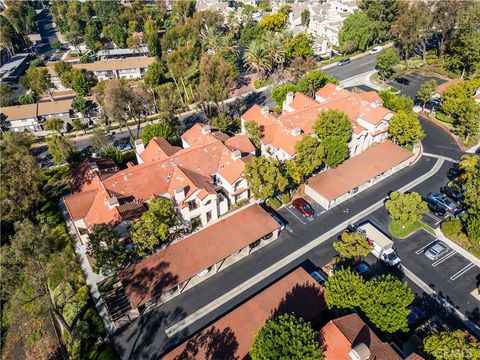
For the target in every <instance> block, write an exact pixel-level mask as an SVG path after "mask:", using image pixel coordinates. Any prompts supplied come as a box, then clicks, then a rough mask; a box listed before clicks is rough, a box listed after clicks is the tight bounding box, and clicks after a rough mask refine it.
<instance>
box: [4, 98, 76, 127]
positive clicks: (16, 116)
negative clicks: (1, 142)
mask: <svg viewBox="0 0 480 360" xmlns="http://www.w3.org/2000/svg"><path fill="white" fill-rule="evenodd" d="M0 114H1V117H2V123H3V124H4V127H5V128H7V129H11V130H12V131H16V132H22V131H30V132H41V131H44V130H45V126H44V123H45V121H46V120H48V119H50V118H60V119H62V120H63V122H64V126H65V127H68V126H72V124H73V119H75V118H82V115H81V114H78V113H76V112H75V111H74V110H73V109H72V99H71V98H70V99H68V98H67V99H59V100H55V101H48V100H47V101H45V102H39V103H35V104H27V105H15V106H7V107H3V108H0Z"/></svg>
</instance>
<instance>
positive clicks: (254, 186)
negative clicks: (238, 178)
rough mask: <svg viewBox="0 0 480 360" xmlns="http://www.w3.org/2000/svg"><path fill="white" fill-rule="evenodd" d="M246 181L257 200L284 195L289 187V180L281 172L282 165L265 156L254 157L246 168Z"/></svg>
mask: <svg viewBox="0 0 480 360" xmlns="http://www.w3.org/2000/svg"><path fill="white" fill-rule="evenodd" d="M244 174H245V179H246V180H247V182H248V186H249V188H250V190H251V191H252V194H253V196H254V197H255V198H256V199H262V200H265V199H268V198H271V197H272V196H274V195H276V194H278V193H283V192H284V191H285V189H286V187H287V185H288V180H287V179H286V178H285V177H284V176H283V174H282V172H281V171H280V164H279V163H278V161H276V160H273V159H267V158H266V157H264V156H260V157H254V158H253V159H252V160H251V161H250V162H249V163H247V165H246V166H245V171H244Z"/></svg>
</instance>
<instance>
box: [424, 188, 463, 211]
mask: <svg viewBox="0 0 480 360" xmlns="http://www.w3.org/2000/svg"><path fill="white" fill-rule="evenodd" d="M428 199H429V200H431V201H432V202H436V203H437V204H440V205H441V206H442V207H443V208H444V209H445V210H447V211H450V212H451V213H455V212H456V211H458V205H457V204H455V202H454V201H453V200H452V199H450V198H449V197H448V196H447V195H445V194H439V193H434V192H432V193H430V194H428Z"/></svg>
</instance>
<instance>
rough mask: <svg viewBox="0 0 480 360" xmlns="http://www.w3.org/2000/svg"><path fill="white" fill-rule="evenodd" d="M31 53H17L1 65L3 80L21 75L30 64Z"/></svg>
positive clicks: (0, 72)
mask: <svg viewBox="0 0 480 360" xmlns="http://www.w3.org/2000/svg"><path fill="white" fill-rule="evenodd" d="M29 57H30V55H29V54H16V55H14V56H12V57H11V58H10V59H9V60H8V61H7V62H5V63H4V64H3V65H2V67H0V78H1V79H2V81H8V80H13V79H16V78H17V77H19V76H20V75H21V74H22V73H23V72H24V71H25V69H26V68H27V66H28V59H29Z"/></svg>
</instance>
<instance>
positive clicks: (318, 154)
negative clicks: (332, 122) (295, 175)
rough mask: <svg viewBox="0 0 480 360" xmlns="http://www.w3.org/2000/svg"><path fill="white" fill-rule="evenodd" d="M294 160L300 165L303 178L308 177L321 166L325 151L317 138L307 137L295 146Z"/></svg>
mask: <svg viewBox="0 0 480 360" xmlns="http://www.w3.org/2000/svg"><path fill="white" fill-rule="evenodd" d="M295 152H296V156H295V160H296V161H297V163H298V164H299V165H300V168H301V170H302V174H303V176H304V177H308V176H310V175H311V174H312V173H313V172H314V171H315V170H317V169H318V168H319V167H320V166H321V165H322V164H323V160H324V158H325V151H324V149H323V146H322V145H321V144H320V142H319V141H318V139H317V138H315V137H313V136H309V135H305V136H303V138H302V140H300V141H298V142H297V143H296V144H295Z"/></svg>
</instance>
